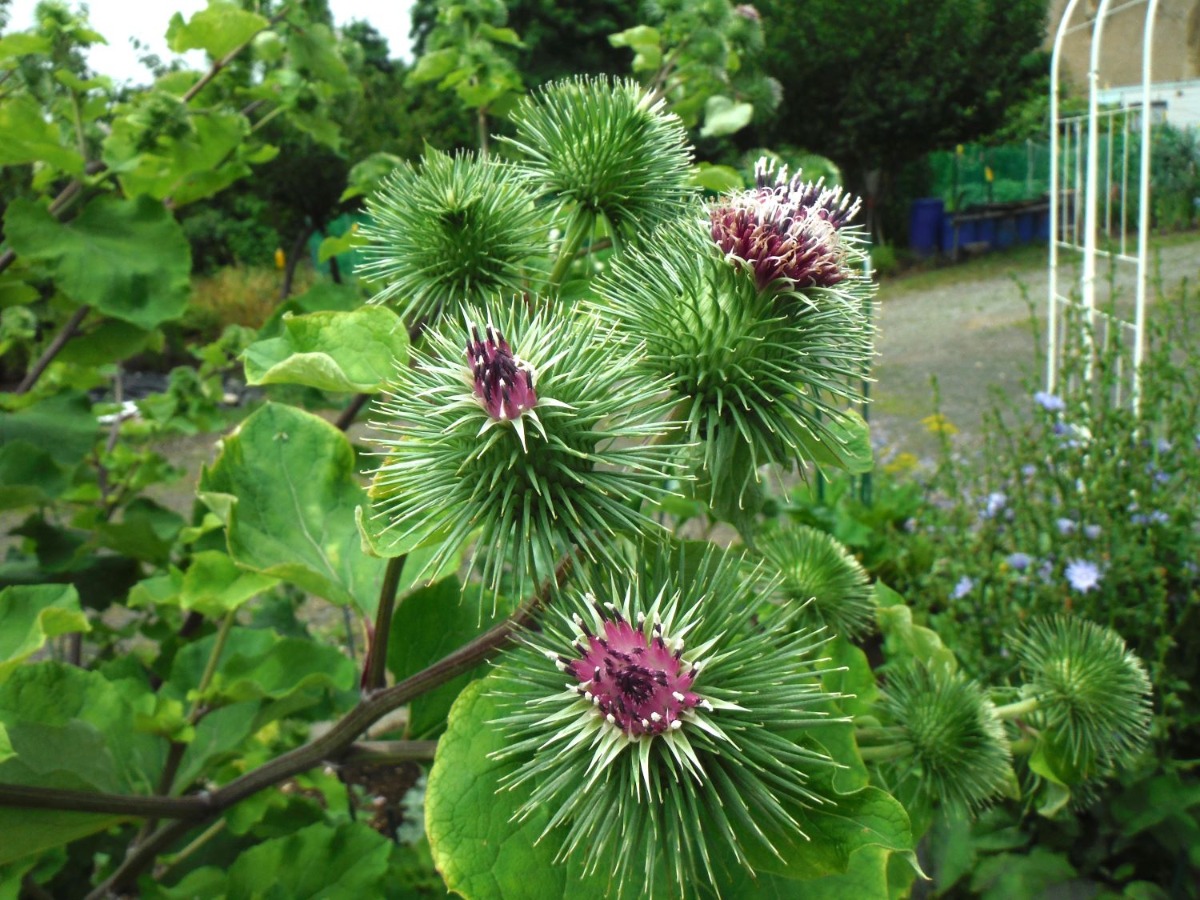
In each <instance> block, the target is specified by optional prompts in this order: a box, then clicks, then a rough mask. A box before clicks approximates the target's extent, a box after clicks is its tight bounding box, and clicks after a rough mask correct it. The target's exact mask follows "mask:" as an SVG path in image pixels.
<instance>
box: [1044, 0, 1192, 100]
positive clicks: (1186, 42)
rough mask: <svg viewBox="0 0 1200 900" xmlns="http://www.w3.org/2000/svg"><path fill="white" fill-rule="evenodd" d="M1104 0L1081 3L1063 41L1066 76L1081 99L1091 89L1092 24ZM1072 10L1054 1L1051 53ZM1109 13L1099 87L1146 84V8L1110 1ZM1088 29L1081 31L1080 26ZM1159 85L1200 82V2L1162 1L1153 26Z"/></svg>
mask: <svg viewBox="0 0 1200 900" xmlns="http://www.w3.org/2000/svg"><path fill="white" fill-rule="evenodd" d="M1099 5H1100V4H1099V0H1080V3H1079V4H1078V5H1077V6H1076V8H1075V15H1074V17H1073V20H1074V21H1072V23H1071V27H1072V28H1073V31H1072V33H1070V34H1068V35H1067V37H1066V39H1065V40H1064V41H1063V57H1062V74H1063V78H1064V80H1065V81H1066V82H1068V83H1069V84H1070V85H1071V89H1072V90H1073V92H1074V93H1076V94H1082V93H1083V92H1084V91H1085V90H1086V88H1087V71H1088V63H1089V60H1090V53H1091V50H1090V46H1091V33H1092V23H1093V22H1094V21H1095V14H1096V9H1097V8H1098V7H1099ZM1066 7H1067V0H1050V18H1049V26H1048V38H1047V44H1046V49H1048V50H1049V49H1050V48H1051V47H1052V46H1053V44H1054V34H1055V32H1056V30H1057V28H1058V23H1059V20H1060V19H1061V18H1062V15H1063V11H1064V10H1065V9H1066ZM1109 8H1110V9H1111V10H1116V12H1114V13H1110V15H1109V18H1108V23H1107V24H1106V25H1105V28H1104V41H1103V44H1102V45H1101V49H1102V51H1103V52H1102V53H1101V58H1100V87H1101V88H1110V87H1121V86H1123V85H1128V84H1138V83H1140V82H1141V80H1142V33H1143V25H1144V23H1145V20H1146V3H1145V2H1144V0H1142V2H1129V0H1110V3H1109ZM1080 25H1082V26H1084V27H1076V26H1080ZM1153 60H1154V64H1153V66H1154V67H1153V71H1152V78H1153V80H1154V81H1157V82H1162V81H1190V80H1192V79H1195V78H1200V0H1159V4H1158V15H1157V16H1156V22H1155V26H1154V46H1153Z"/></svg>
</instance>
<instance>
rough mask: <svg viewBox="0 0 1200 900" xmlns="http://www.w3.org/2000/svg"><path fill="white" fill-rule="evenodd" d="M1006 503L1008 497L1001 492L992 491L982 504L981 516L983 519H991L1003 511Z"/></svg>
mask: <svg viewBox="0 0 1200 900" xmlns="http://www.w3.org/2000/svg"><path fill="white" fill-rule="evenodd" d="M1007 503H1008V497H1007V496H1006V495H1005V494H1004V493H1003V492H1001V491H993V492H992V493H990V494H988V495H987V501H986V502H985V503H984V506H983V512H982V513H981V515H982V516H983V518H985V519H991V518H993V517H994V516H995V515H996V513H998V512H1000V510H1002V509H1004V507H1005V505H1006V504H1007Z"/></svg>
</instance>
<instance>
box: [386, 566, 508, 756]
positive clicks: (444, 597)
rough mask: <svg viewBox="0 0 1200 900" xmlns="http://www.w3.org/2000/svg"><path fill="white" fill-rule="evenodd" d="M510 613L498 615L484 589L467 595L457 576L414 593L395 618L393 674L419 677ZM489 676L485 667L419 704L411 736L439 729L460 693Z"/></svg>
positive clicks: (391, 656)
mask: <svg viewBox="0 0 1200 900" xmlns="http://www.w3.org/2000/svg"><path fill="white" fill-rule="evenodd" d="M405 570H406V571H407V566H406V567H405ZM507 614H508V610H507V609H503V608H501V609H496V610H495V612H493V604H492V596H491V594H488V593H487V592H486V591H483V590H481V589H480V588H479V586H478V585H475V586H473V587H472V588H470V589H468V590H467V591H466V592H465V593H464V591H463V589H462V585H461V584H459V581H458V579H457V578H454V577H450V578H445V579H443V580H442V581H439V582H436V583H435V584H431V585H429V586H428V587H424V588H421V589H419V590H416V591H413V592H412V593H411V594H409V595H408V596H406V597H405V598H404V599H403V602H401V603H400V605H399V607H398V608H397V610H396V612H395V614H394V615H393V617H392V631H391V635H390V636H389V639H388V669H389V671H391V673H392V674H393V675H394V676H395V677H396V680H397V681H400V680H401V679H404V678H407V677H408V676H409V675H415V674H416V673H417V672H419V671H421V669H423V668H425V667H426V666H428V665H430V664H431V663H434V662H437V661H438V660H439V659H441V658H442V657H443V656H445V655H446V654H448V653H450V652H451V651H453V650H455V649H457V648H458V647H461V646H462V645H463V644H465V643H466V642H467V641H469V640H471V639H472V638H474V637H476V636H478V635H480V634H482V633H483V632H484V631H486V630H487V629H488V628H491V627H492V625H494V624H496V622H498V621H499V620H500V619H503V618H504V617H505V616H506V615H507ZM483 671H485V666H484V665H483V664H481V665H480V666H479V667H477V668H476V669H475V670H474V672H471V673H467V674H465V675H460V676H459V677H458V678H455V679H454V680H452V681H450V682H448V683H447V684H444V685H442V686H441V687H439V688H435V689H434V690H432V691H430V692H429V693H427V694H422V695H421V696H420V697H417V698H416V699H415V700H413V702H412V705H411V707H410V711H409V724H408V728H409V732H410V733H411V734H412V735H414V736H417V737H420V736H423V735H425V734H427V733H429V732H430V731H431V730H433V729H435V728H437V727H439V726H440V725H441V723H442V722H443V721H445V719H446V716H447V714H448V713H449V711H450V706H451V704H452V703H453V702H454V698H455V697H457V696H458V693H459V691H461V690H462V689H463V687H465V686H466V684H467V682H469V681H470V680H471V678H472V677H474V676H475V675H478V674H482V672H483Z"/></svg>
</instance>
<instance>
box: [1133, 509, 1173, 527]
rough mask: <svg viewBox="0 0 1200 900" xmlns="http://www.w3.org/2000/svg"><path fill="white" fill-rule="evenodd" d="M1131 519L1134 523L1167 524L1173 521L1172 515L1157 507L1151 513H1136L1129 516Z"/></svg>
mask: <svg viewBox="0 0 1200 900" xmlns="http://www.w3.org/2000/svg"><path fill="white" fill-rule="evenodd" d="M1129 521H1130V523H1131V524H1133V525H1166V524H1168V523H1169V522H1170V521H1171V517H1170V516H1168V515H1167V514H1166V513H1165V512H1163V511H1162V510H1161V509H1156V510H1152V511H1151V512H1149V513H1134V514H1133V515H1132V516H1130V517H1129Z"/></svg>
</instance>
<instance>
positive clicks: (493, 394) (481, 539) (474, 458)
mask: <svg viewBox="0 0 1200 900" xmlns="http://www.w3.org/2000/svg"><path fill="white" fill-rule="evenodd" d="M632 364H633V358H632V354H631V351H629V350H628V349H624V348H622V347H620V346H619V345H617V346H615V347H614V342H613V341H612V340H611V338H610V336H609V335H608V334H607V333H606V331H605V330H604V329H602V328H601V327H600V326H599V325H598V323H597V322H596V321H595V319H593V318H591V317H588V316H584V315H580V314H578V312H577V311H574V310H568V311H567V313H566V314H565V315H562V316H556V317H554V318H553V319H551V318H550V317H549V316H547V315H545V314H542V313H537V314H531V313H529V312H528V311H527V310H526V307H525V306H524V304H522V303H519V302H515V301H514V302H512V303H507V304H498V303H497V304H493V305H492V306H491V307H490V308H486V309H485V308H479V307H474V306H468V307H464V309H463V314H462V317H461V318H459V319H458V320H457V321H453V320H446V321H444V322H443V323H442V324H441V325H439V326H438V327H437V328H435V329H433V330H432V331H431V332H429V333H428V334H427V340H426V344H425V347H424V349H421V350H415V351H414V352H413V365H412V366H411V367H404V368H401V369H399V370H398V371H397V373H396V379H395V382H394V384H392V385H391V387H390V390H389V394H388V396H387V398H386V400H385V401H384V402H382V403H381V404H380V406H379V411H380V412H381V413H382V417H381V418H378V420H377V421H374V422H373V423H372V424H373V425H374V427H375V429H376V431H377V436H376V437H375V438H374V442H375V443H376V444H378V445H379V447H380V448H381V449H380V455H381V456H382V457H383V462H382V463H381V464H380V466H379V468H378V470H377V471H376V473H375V479H374V483H373V486H372V497H373V501H374V505H373V516H374V519H375V520H376V521H375V525H376V526H377V527H376V528H375V530H376V531H379V532H382V533H383V534H385V535H388V536H389V537H390V538H391V539H393V540H395V541H397V542H400V543H408V544H410V545H415V546H419V545H423V544H431V543H437V545H438V546H439V548H440V549H439V550H438V551H437V553H436V554H435V559H434V560H433V561H431V563H430V566H431V568H433V569H436V568H439V567H440V566H441V565H442V564H443V563H444V562H445V561H446V560H448V559H449V558H450V556H451V554H453V553H455V552H457V551H458V549H459V548H460V547H462V546H463V545H464V544H466V543H467V541H468V539H469V538H470V537H471V536H472V535H474V536H475V542H474V552H473V555H472V556H471V563H472V566H473V567H475V566H478V568H479V571H480V573H481V575H482V577H483V579H484V581H485V582H486V584H487V585H488V587H489V589H491V590H493V591H497V590H499V589H500V587H501V580H502V577H504V576H505V573H506V572H507V573H508V576H507V577H508V582H507V583H506V585H505V586H507V587H510V588H511V589H512V590H513V591H514V592H515V593H516V594H518V595H523V594H525V593H527V592H528V591H529V590H530V589H531V587H532V586H533V584H531V582H533V583H534V584H536V583H539V582H541V581H544V580H546V579H548V578H550V577H551V576H552V575H553V573H554V570H555V568H556V565H557V562H558V561H559V559H560V558H561V557H562V556H563V555H564V554H565V553H567V552H568V551H570V550H571V549H572V548H578V549H579V550H580V551H582V552H583V553H584V554H585V555H591V556H595V555H600V556H603V555H606V554H608V553H610V552H611V549H610V548H611V547H612V546H613V544H614V543H615V542H614V541H613V538H614V536H616V535H618V534H622V533H633V534H641V533H644V532H646V531H648V530H651V529H654V528H656V527H657V526H655V525H654V523H653V522H652V520H651V519H649V517H648V516H646V515H643V514H642V513H641V512H640V511H639V504H640V502H641V501H643V500H651V501H653V500H657V499H661V498H662V496H663V495H664V493H665V492H666V488H665V487H664V483H665V482H666V480H667V479H668V478H671V477H675V476H676V475H677V473H676V472H675V469H674V467H673V465H672V464H671V463H670V462H668V458H669V456H670V455H671V454H672V453H673V452H677V449H678V448H675V447H672V446H671V445H670V444H668V443H655V442H653V440H652V439H654V438H657V437H660V436H661V435H662V434H663V432H664V430H665V427H666V426H664V425H662V424H661V422H662V421H663V410H662V408H661V402H662V401H661V400H659V399H656V397H657V395H658V394H659V392H660V390H659V386H658V385H656V384H654V383H653V382H648V381H645V380H640V381H639V380H637V379H630V378H627V377H626V375H627V373H628V372H629V370H630V368H631V366H632Z"/></svg>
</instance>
